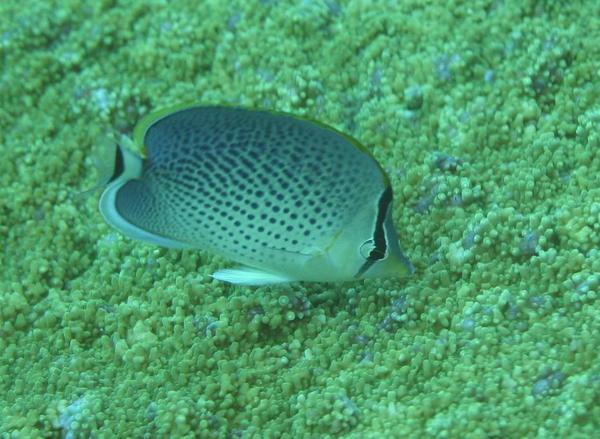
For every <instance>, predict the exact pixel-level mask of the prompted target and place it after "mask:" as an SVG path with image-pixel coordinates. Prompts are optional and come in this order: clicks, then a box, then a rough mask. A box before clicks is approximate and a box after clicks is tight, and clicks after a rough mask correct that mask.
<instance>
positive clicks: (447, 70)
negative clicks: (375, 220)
mask: <svg viewBox="0 0 600 439" xmlns="http://www.w3.org/2000/svg"><path fill="white" fill-rule="evenodd" d="M599 12H600V10H599V5H598V2H596V1H594V0H587V1H581V2H571V3H569V2H550V1H543V0H526V1H517V0H507V1H494V0H476V1H470V2H460V1H448V2H427V3H425V2H422V1H420V0H409V1H402V2H380V1H374V0H373V1H365V0H347V1H342V0H331V1H330V0H327V1H324V0H323V1H316V0H314V1H311V0H306V1H276V0H251V1H241V0H236V1H231V2H223V1H218V0H205V1H202V2H197V1H190V0H173V1H169V2H166V1H161V0H148V1H143V2H117V1H114V0H102V1H96V2H81V1H78V0H60V1H59V0H50V1H34V0H31V1H27V2H17V1H13V0H5V1H2V2H0V60H1V63H2V69H1V72H2V73H1V80H0V151H1V152H2V160H1V161H0V183H1V184H0V236H1V241H2V252H0V266H1V268H2V270H1V274H0V378H1V379H0V436H2V437H15V438H27V437H67V438H70V437H72V438H76V437H282V438H285V437H290V438H291V437H336V436H343V437H360V438H365V437H415V438H417V437H439V438H454V437H461V438H463V437H466V438H490V437H503V438H504V437H592V436H594V434H595V432H597V431H598V429H599V428H600V425H599V420H600V404H599V402H600V366H599V364H600V361H599V353H598V340H600V319H598V315H599V313H600V303H599V298H598V295H599V294H600V220H599V219H600V202H599V200H600V189H599V188H600V157H599V151H600V87H599V85H600V77H599V72H600V56H599V55H600V53H599V51H600V49H599V48H600V20H599V19H598V17H599V16H600V14H599ZM183 100H195V101H200V102H205V103H216V102H229V103H239V104H243V105H248V106H257V107H267V108H276V109H279V110H284V111H292V112H294V113H297V114H303V115H309V116H310V117H312V118H315V119H319V120H323V121H324V122H327V123H329V124H332V125H334V126H336V127H337V128H339V129H340V130H342V131H347V132H349V133H350V134H352V135H353V136H355V137H356V138H358V139H360V140H361V141H362V142H363V143H364V144H365V145H366V146H367V147H369V148H370V149H372V151H373V152H374V155H375V156H376V157H377V158H378V160H380V162H381V163H382V164H383V166H384V167H385V169H386V170H387V172H388V173H389V175H390V178H391V180H392V183H393V187H394V191H395V212H394V219H395V223H396V225H397V228H398V230H399V232H400V235H401V240H402V243H403V248H404V250H405V251H406V253H407V254H408V255H409V256H410V258H411V260H412V261H413V263H414V265H415V268H416V273H415V274H414V275H413V276H411V277H410V278H405V279H389V280H370V281H364V282H356V283H344V284H309V283H306V284H292V285H288V286H274V287H261V288H239V287H232V286H230V285H225V284H222V283H218V282H215V281H213V280H212V279H211V278H210V277H209V273H212V272H213V271H215V270H216V269H217V268H218V267H223V266H225V265H226V264H227V261H224V260H220V259H217V258H213V257H211V256H210V255H208V254H206V253H204V252H202V251H198V252H193V251H175V250H166V249H159V248H156V247H152V246H147V245H144V244H141V243H138V242H133V241H130V240H127V239H124V238H123V237H121V236H119V235H118V234H117V233H116V232H114V231H113V230H110V229H109V227H108V226H107V225H106V224H104V222H103V221H102V219H101V217H100V215H99V213H98V211H97V199H96V197H95V196H94V195H89V194H87V195H86V194H83V195H82V194H81V192H82V191H84V190H85V189H87V188H90V187H93V186H94V182H95V178H96V176H95V173H94V170H93V165H92V158H91V157H92V154H91V151H92V149H93V146H94V144H95V143H97V142H98V139H99V138H101V136H103V135H104V134H106V133H107V132H111V131H116V132H117V133H123V134H126V135H128V134H130V131H131V128H132V127H133V126H134V125H135V123H136V121H137V120H138V119H139V118H140V117H141V116H143V115H144V114H146V113H147V112H149V111H150V110H152V109H156V108H159V107H162V106H166V105H171V104H174V103H177V102H180V101H183ZM358 183H359V182H357V184H358Z"/></svg>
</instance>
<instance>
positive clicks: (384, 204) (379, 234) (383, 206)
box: [354, 186, 393, 278]
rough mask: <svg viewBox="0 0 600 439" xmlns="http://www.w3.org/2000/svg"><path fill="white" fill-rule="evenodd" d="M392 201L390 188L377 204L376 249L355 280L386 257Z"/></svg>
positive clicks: (370, 254) (374, 231)
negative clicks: (388, 218)
mask: <svg viewBox="0 0 600 439" xmlns="http://www.w3.org/2000/svg"><path fill="white" fill-rule="evenodd" d="M392 199H393V195H392V187H391V186H388V187H387V188H385V190H384V191H383V193H382V194H381V197H379V202H378V203H377V219H376V220H375V228H374V230H373V244H374V245H375V247H374V248H373V250H371V252H370V253H369V256H368V257H367V260H366V261H365V262H364V263H363V265H362V266H361V267H360V269H359V270H358V273H356V274H355V275H354V277H355V278H357V277H361V276H362V275H363V274H365V272H366V271H367V270H368V269H369V268H371V266H372V265H373V264H374V263H375V262H377V261H378V260H380V259H383V258H384V257H385V253H386V251H387V242H386V240H385V229H384V222H385V217H386V215H387V211H388V209H389V207H390V205H391V203H392Z"/></svg>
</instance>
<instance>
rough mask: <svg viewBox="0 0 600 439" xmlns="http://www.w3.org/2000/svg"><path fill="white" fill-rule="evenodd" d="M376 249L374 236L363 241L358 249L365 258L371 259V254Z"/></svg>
mask: <svg viewBox="0 0 600 439" xmlns="http://www.w3.org/2000/svg"><path fill="white" fill-rule="evenodd" d="M374 249H375V241H373V239H372V238H370V239H367V240H366V241H365V242H363V243H362V244H361V245H360V248H359V249H358V251H359V252H360V255H361V256H362V257H363V258H365V259H369V256H370V255H371V252H372V251H373V250H374Z"/></svg>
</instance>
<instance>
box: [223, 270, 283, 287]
mask: <svg viewBox="0 0 600 439" xmlns="http://www.w3.org/2000/svg"><path fill="white" fill-rule="evenodd" d="M212 277H213V278H214V279H217V280H220V281H223V282H229V283H232V284H237V285H269V284H279V283H284V282H293V281H294V280H295V279H292V278H290V277H286V276H284V275H281V274H275V273H269V272H268V271H264V270H260V269H258V268H252V267H244V266H242V267H236V268H224V269H223V270H218V271H215V272H214V273H213V274H212Z"/></svg>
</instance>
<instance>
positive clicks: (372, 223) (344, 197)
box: [100, 106, 412, 285]
mask: <svg viewBox="0 0 600 439" xmlns="http://www.w3.org/2000/svg"><path fill="white" fill-rule="evenodd" d="M133 141H134V142H135V144H136V145H137V146H138V147H142V148H143V149H144V155H143V156H142V155H139V154H136V153H134V152H133V151H132V150H131V149H129V148H127V147H125V146H123V145H116V147H115V148H114V150H113V152H112V153H114V156H112V157H111V160H110V163H112V166H113V173H112V176H111V177H110V178H109V179H108V180H109V181H108V184H107V185H106V187H105V189H104V191H103V193H102V196H101V198H100V212H101V213H102V215H103V217H104V219H105V220H106V221H107V223H108V224H110V225H111V226H113V227H115V228H116V229H118V230H119V231H121V232H122V233H123V234H125V235H126V236H129V237H131V238H134V239H139V240H142V241H145V242H148V243H151V244H155V245H160V246H164V247H172V248H197V249H204V250H209V251H211V252H213V253H216V254H219V255H221V256H223V257H225V258H228V259H231V260H233V261H236V262H238V263H240V264H242V265H243V266H242V267H238V268H233V269H223V270H219V271H217V272H216V273H214V274H213V277H215V278H216V279H219V280H223V281H228V282H232V283H239V284H250V285H260V284H268V283H278V282H292V281H344V280H351V279H358V278H365V277H385V276H399V275H403V274H407V273H409V272H412V265H411V264H410V262H409V261H408V259H407V258H406V257H405V256H404V255H403V253H402V251H401V250H400V247H399V244H398V238H397V234H396V230H395V228H394V225H393V221H392V214H391V211H392V188H391V186H390V181H389V179H388V177H387V176H386V174H385V172H384V171H383V169H382V168H381V167H380V166H379V164H378V163H377V161H376V160H375V159H374V158H373V156H372V155H371V154H369V152H368V151H367V149H366V148H365V147H363V146H362V145H361V144H360V143H358V142H357V141H356V140H355V139H353V138H352V137H350V136H347V135H345V134H343V133H340V132H339V131H337V130H335V129H334V128H331V127H329V126H327V125H324V124H322V123H319V122H314V121H310V120H307V119H303V118H299V117H295V116H292V115H289V114H285V113H278V112H272V111H261V110H249V109H244V108H237V107H229V106H183V107H177V108H172V109H167V110H163V111H160V112H158V113H154V114H151V115H149V116H147V117H145V118H144V119H142V121H141V122H140V123H139V124H138V126H137V127H136V129H135V132H134V139H133ZM112 153H111V154H112Z"/></svg>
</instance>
